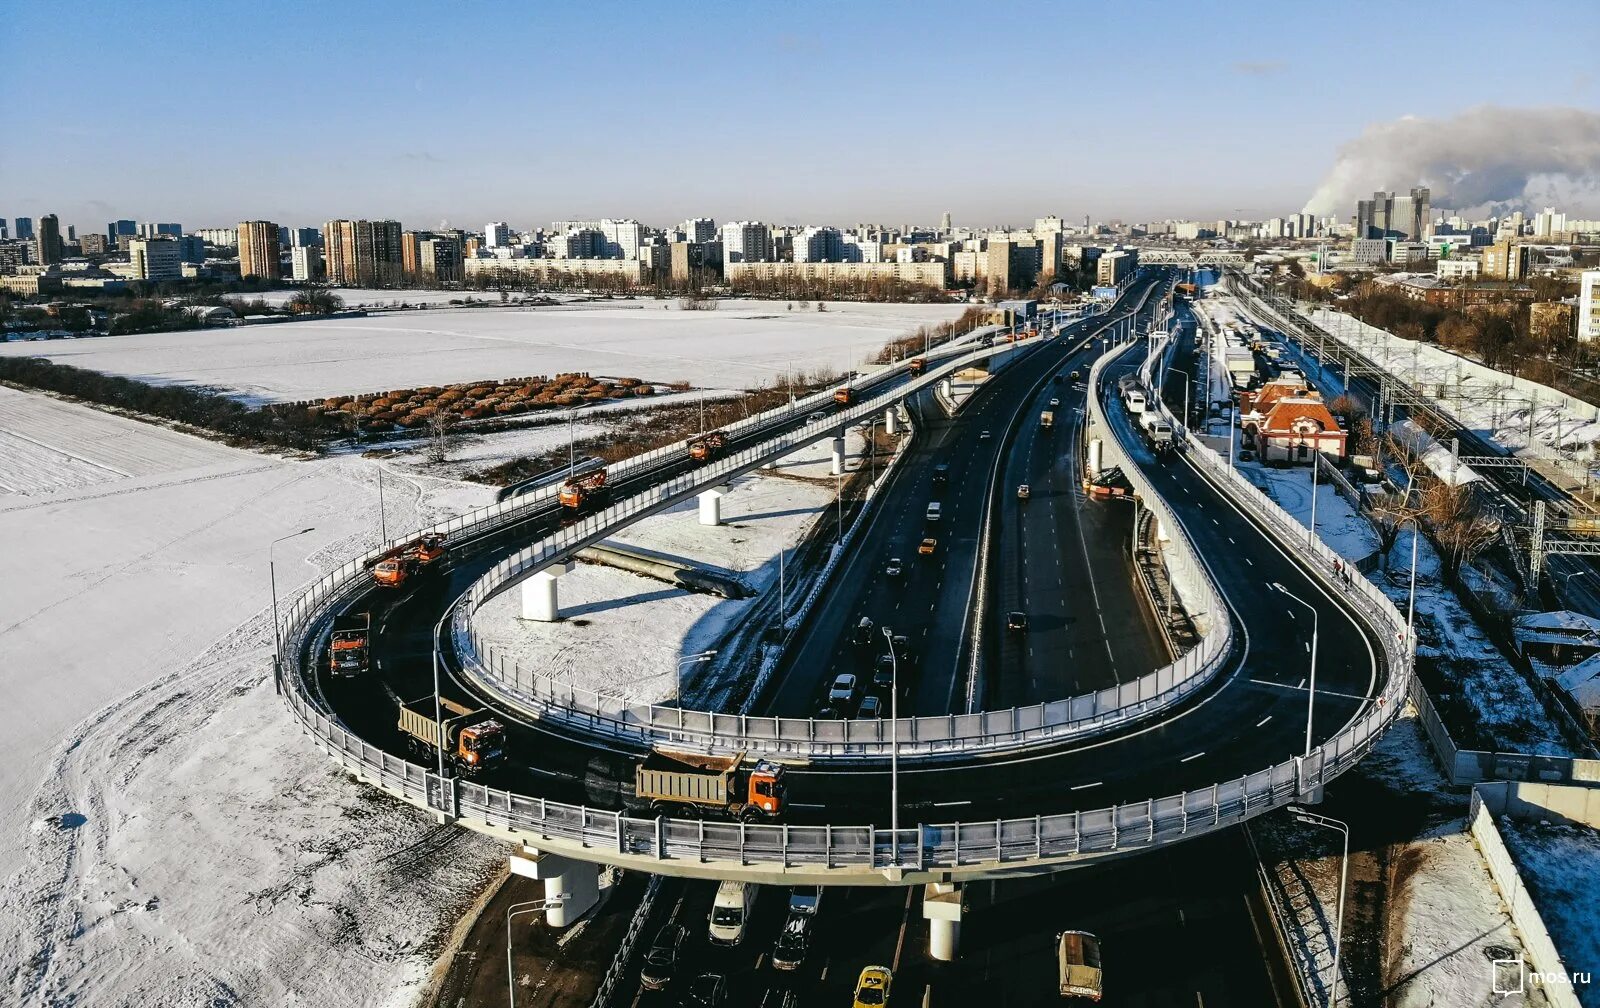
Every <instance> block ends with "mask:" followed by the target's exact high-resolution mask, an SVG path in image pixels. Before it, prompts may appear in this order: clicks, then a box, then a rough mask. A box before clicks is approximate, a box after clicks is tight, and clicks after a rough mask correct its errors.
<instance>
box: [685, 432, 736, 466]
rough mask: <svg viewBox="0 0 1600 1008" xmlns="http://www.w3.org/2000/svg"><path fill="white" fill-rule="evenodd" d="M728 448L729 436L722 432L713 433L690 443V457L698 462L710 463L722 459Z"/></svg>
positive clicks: (701, 436) (703, 435)
mask: <svg viewBox="0 0 1600 1008" xmlns="http://www.w3.org/2000/svg"><path fill="white" fill-rule="evenodd" d="M727 448H728V435H726V434H724V433H722V432H721V431H712V432H711V433H710V434H702V435H700V436H699V437H697V438H695V439H694V440H693V441H691V442H689V457H690V458H692V459H694V460H695V461H696V462H709V461H711V460H712V459H714V458H721V457H722V453H723V452H724V451H726V450H727Z"/></svg>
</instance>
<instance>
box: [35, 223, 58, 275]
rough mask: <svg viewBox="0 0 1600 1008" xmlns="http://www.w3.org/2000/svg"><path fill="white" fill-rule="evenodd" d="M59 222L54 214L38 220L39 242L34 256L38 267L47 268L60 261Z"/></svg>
mask: <svg viewBox="0 0 1600 1008" xmlns="http://www.w3.org/2000/svg"><path fill="white" fill-rule="evenodd" d="M61 251H62V250H61V221H60V219H59V218H58V217H56V215H55V214H45V215H44V216H43V217H40V218H39V240H38V248H37V250H36V251H35V253H34V254H35V255H36V256H37V257H38V259H39V263H40V265H43V266H49V265H51V264H53V263H58V262H60V261H61Z"/></svg>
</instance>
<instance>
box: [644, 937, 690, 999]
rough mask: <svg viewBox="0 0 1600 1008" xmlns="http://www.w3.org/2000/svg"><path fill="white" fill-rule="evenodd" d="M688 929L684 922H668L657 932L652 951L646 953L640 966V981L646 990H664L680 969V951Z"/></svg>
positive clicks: (651, 946) (651, 947) (652, 943)
mask: <svg viewBox="0 0 1600 1008" xmlns="http://www.w3.org/2000/svg"><path fill="white" fill-rule="evenodd" d="M688 933H689V932H688V931H687V930H686V929H685V928H684V926H683V925H682V924H667V925H665V926H663V927H662V928H661V930H660V931H657V932H656V940H655V941H653V942H651V943H650V951H648V952H646V953H645V954H644V965H643V966H641V967H640V968H639V982H640V983H641V984H643V985H644V988H645V990H664V989H666V986H667V985H668V984H670V983H671V982H672V977H673V975H674V974H675V973H676V972H677V970H678V953H680V952H682V951H683V940H684V938H685V937H687V936H688Z"/></svg>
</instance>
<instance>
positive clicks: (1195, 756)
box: [1178, 749, 1206, 763]
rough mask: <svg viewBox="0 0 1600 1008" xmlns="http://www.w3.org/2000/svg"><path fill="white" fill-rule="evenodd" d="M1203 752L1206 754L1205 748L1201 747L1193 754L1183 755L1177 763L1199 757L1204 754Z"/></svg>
mask: <svg viewBox="0 0 1600 1008" xmlns="http://www.w3.org/2000/svg"><path fill="white" fill-rule="evenodd" d="M1205 754H1206V753H1205V750H1204V749H1202V750H1200V751H1199V752H1197V753H1195V754H1194V755H1193V756H1185V757H1184V758H1183V759H1181V760H1179V761H1178V762H1179V763H1187V762H1189V761H1190V760H1193V759H1199V758H1200V757H1202V756H1204V755H1205Z"/></svg>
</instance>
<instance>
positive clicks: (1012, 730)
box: [451, 349, 1232, 759]
mask: <svg viewBox="0 0 1600 1008" xmlns="http://www.w3.org/2000/svg"><path fill="white" fill-rule="evenodd" d="M990 352H992V351H991V350H988V349H986V350H982V351H977V352H975V353H973V354H969V355H966V356H964V357H963V358H961V359H959V360H957V361H955V362H953V363H952V364H951V365H950V367H952V368H953V367H956V366H959V365H961V364H964V363H968V362H970V360H975V359H981V358H982V357H984V356H986V355H988V354H989V353H990ZM1104 359H1105V358H1102V361H1103V360H1104ZM1099 367H1100V364H1099V363H1097V365H1096V367H1095V368H1094V369H1091V372H1090V379H1089V380H1090V382H1091V388H1092V387H1094V386H1093V383H1094V382H1096V381H1097V379H1098V375H1099V370H1098V369H1099ZM939 380H942V376H941V375H930V376H928V377H927V378H925V379H923V380H922V381H920V382H916V383H913V384H912V385H911V386H909V387H908V388H907V389H897V390H896V392H895V393H894V395H893V396H889V397H886V398H889V399H895V398H898V397H899V396H901V395H903V394H904V393H905V392H906V391H911V390H915V389H916V388H918V387H922V386H924V385H926V384H928V383H931V382H934V381H939ZM1093 400H1094V397H1093V396H1092V395H1091V404H1090V408H1091V411H1096V412H1097V411H1098V409H1099V406H1098V402H1096V401H1093ZM882 405H883V403H882V402H879V401H877V400H874V401H873V402H872V403H863V404H861V405H860V406H859V407H856V408H854V409H852V410H850V411H848V415H852V416H856V415H859V416H865V415H868V414H871V413H875V412H876V411H877V410H878V409H880V408H882ZM833 422H834V423H837V422H838V421H837V419H835V420H834V421H833ZM1100 422H1101V423H1103V422H1104V420H1103V417H1102V418H1101V421H1100ZM813 426H817V425H813ZM830 426H831V424H830ZM818 436H819V434H818V433H816V432H815V431H814V430H813V427H807V428H805V429H803V430H802V431H800V432H797V433H795V434H792V435H789V436H788V437H787V438H783V439H779V440H778V441H777V442H769V444H768V445H767V446H765V447H762V448H755V449H748V450H747V451H745V452H741V453H739V454H738V455H736V456H734V457H732V458H730V459H726V460H723V461H722V462H720V463H717V464H716V465H713V466H707V467H703V468H701V469H697V470H694V471H692V472H690V473H687V474H685V475H684V476H681V477H678V478H677V479H675V480H673V481H670V482H669V483H667V484H665V485H664V486H663V487H659V488H657V489H656V490H654V491H652V492H651V493H646V494H642V495H640V496H639V497H636V498H633V499H631V500H629V501H627V502H623V503H621V504H618V505H615V506H614V507H612V508H607V509H606V510H605V511H602V512H600V513H599V514H597V515H594V516H592V517H591V518H589V519H586V520H585V521H583V522H580V523H579V524H577V525H575V526H573V527H571V528H569V529H565V530H563V531H561V532H559V533H557V534H556V535H555V536H552V537H551V538H549V539H547V540H545V541H544V542H542V543H538V544H535V545H534V546H531V547H529V548H528V549H526V550H523V551H522V552H521V553H519V554H517V555H516V556H513V557H511V558H509V559H507V560H506V561H503V562H502V563H501V564H499V565H497V566H496V567H495V568H494V569H492V570H491V571H490V572H489V574H487V575H485V576H484V577H483V578H482V579H480V580H479V581H478V582H477V583H476V584H474V585H473V586H472V588H471V589H469V591H468V592H467V593H466V595H465V596H463V599H462V600H459V601H458V603H457V604H456V606H455V607H454V609H453V613H452V624H451V625H452V633H453V634H454V638H455V646H456V652H457V654H458V655H459V656H460V658H461V666H462V672H463V674H465V675H466V677H467V678H468V679H469V680H471V681H472V683H473V685H474V686H476V687H477V688H478V689H480V690H482V691H484V692H485V693H487V694H489V695H491V696H493V697H494V698H495V699H496V700H497V701H499V702H500V703H502V704H504V705H506V706H508V707H510V708H513V709H515V710H518V711H519V712H521V713H522V714H524V715H526V716H529V717H532V718H536V719H539V720H542V721H547V722H554V723H557V724H559V725H560V726H561V727H562V728H564V729H568V730H572V731H578V732H583V733H586V734H589V735H594V736H598V737H602V738H607V739H618V740H624V741H628V742H630V743H632V744H635V745H639V746H651V745H665V746H671V747H675V748H680V749H681V748H699V749H701V750H704V751H707V752H748V753H762V754H766V755H774V756H780V757H809V758H836V759H837V758H858V759H859V758H867V759H884V758H887V757H888V755H889V753H890V751H891V750H897V751H898V755H899V757H900V758H902V759H918V758H938V757H945V756H949V755H952V754H954V755H965V754H969V753H979V752H984V753H991V754H992V753H994V752H998V751H1007V750H1015V749H1025V748H1033V747H1038V746H1040V745H1046V744H1058V743H1060V742H1062V741H1064V740H1069V739H1073V738H1079V737H1083V736H1085V735H1089V734H1097V733H1100V732H1103V731H1105V730H1108V729H1110V728H1113V727H1117V726H1122V725H1125V724H1127V723H1130V722H1131V721H1134V720H1138V719H1143V718H1147V717H1149V716H1151V715H1153V714H1156V713H1159V712H1160V711H1162V710H1165V709H1167V708H1168V707H1170V706H1171V705H1172V704H1174V703H1176V702H1178V701H1180V700H1182V699H1183V698H1185V697H1187V696H1189V695H1190V694H1191V693H1193V692H1194V691H1195V690H1197V689H1199V688H1200V687H1201V686H1203V685H1204V684H1205V683H1206V682H1208V681H1209V680H1210V678H1211V677H1212V676H1213V675H1214V674H1215V673H1216V671H1217V670H1218V669H1219V668H1220V667H1221V664H1222V662H1223V660H1224V659H1225V658H1226V657H1227V654H1228V652H1229V649H1230V648H1231V646H1232V629H1231V627H1229V626H1228V624H1227V622H1226V621H1225V620H1214V621H1212V622H1213V629H1212V632H1211V633H1209V634H1205V635H1203V637H1202V643H1201V646H1200V647H1198V648H1195V649H1193V650H1191V651H1189V652H1188V653H1186V654H1184V655H1182V656H1180V657H1179V658H1178V659H1177V660H1176V661H1174V662H1172V663H1171V664H1169V665H1166V666H1164V667H1162V668H1160V669H1157V670H1155V671H1153V672H1150V673H1147V674H1145V675H1143V676H1140V677H1139V678H1138V679H1135V680H1132V681H1130V682H1126V683H1121V684H1119V685H1117V686H1112V687H1107V688H1105V689H1102V690H1098V691H1096V692H1093V693H1087V694H1083V695H1080V696H1075V697H1068V698H1065V699H1061V700H1053V701H1047V702H1043V703H1039V704H1033V705H1030V706H1027V707H1013V708H1005V709H1001V710H990V711H979V712H973V713H967V714H947V715H934V716H925V717H916V718H900V719H898V720H885V719H876V718H872V719H856V720H839V719H826V720H819V719H816V718H780V717H758V716H753V715H747V714H721V713H716V712H711V711H696V710H689V709H686V708H683V707H675V706H668V705H663V704H630V703H628V702H627V701H625V700H624V699H622V698H621V697H617V696H613V695H610V694H606V693H602V692H599V691H596V690H587V689H582V688H579V687H577V686H574V685H572V684H570V683H567V682H563V681H562V680H560V679H557V678H556V677H554V676H551V675H547V674H545V673H542V672H536V671H530V670H527V669H524V668H522V667H521V666H520V665H518V664H517V663H516V662H515V661H507V660H506V657H505V656H504V655H496V654H495V652H494V649H493V648H491V647H490V646H489V645H487V644H486V643H485V642H484V641H483V639H482V637H481V635H479V634H478V632H477V631H476V630H475V629H474V628H473V627H472V626H471V617H472V614H473V612H474V611H475V610H476V609H477V608H478V607H479V606H481V605H482V604H483V603H484V602H485V601H487V600H488V599H489V598H490V597H491V596H492V595H494V594H495V593H496V592H498V591H500V590H502V589H503V588H504V587H506V586H508V585H511V584H513V583H514V582H515V581H516V580H518V579H519V578H521V577H522V576H524V575H526V574H527V573H528V572H530V571H536V570H537V569H539V568H540V567H541V566H546V565H549V564H551V563H554V562H557V560H558V559H559V558H560V557H563V556H565V555H568V554H570V553H571V552H573V551H574V550H575V549H576V548H578V546H581V545H582V544H584V543H586V542H588V541H591V540H593V539H595V538H598V537H601V536H603V535H605V534H609V533H610V532H611V531H612V530H613V529H614V528H615V527H616V526H617V524H618V523H619V522H620V521H622V520H624V519H625V518H627V517H629V516H642V515H644V514H647V513H650V512H652V511H655V510H660V509H661V508H662V507H663V506H665V505H666V504H668V503H671V502H672V501H675V500H680V499H684V498H686V497H688V496H689V495H691V494H692V493H694V492H696V490H697V488H699V487H701V486H705V485H716V484H718V483H720V482H724V481H725V480H726V479H728V478H731V477H730V476H728V475H726V473H728V472H737V471H746V470H750V469H753V468H755V467H756V466H757V465H759V464H760V463H761V461H762V459H764V458H766V457H770V456H773V455H774V454H782V453H786V452H788V451H790V450H792V449H793V448H794V447H797V446H800V445H804V444H808V443H810V442H811V441H814V440H816V438H817V437H818ZM773 444H776V445H777V446H778V450H777V452H775V451H774V449H773V447H772V445H773ZM1163 514H1165V512H1163ZM1167 518H1168V519H1169V520H1168V525H1167V527H1168V528H1177V526H1176V525H1175V524H1174V523H1172V522H1171V521H1170V515H1168V516H1167ZM1178 552H1179V555H1180V556H1181V557H1182V558H1184V560H1185V562H1188V563H1189V564H1191V565H1192V566H1191V569H1192V570H1193V571H1194V573H1195V579H1197V580H1198V581H1199V582H1200V583H1202V584H1204V585H1205V592H1206V598H1207V600H1208V604H1207V605H1205V606H1204V607H1202V608H1204V609H1205V611H1208V612H1212V613H1220V612H1222V611H1223V608H1222V606H1221V603H1220V600H1219V597H1218V595H1217V589H1216V586H1215V585H1214V584H1212V583H1211V581H1210V579H1209V575H1208V574H1206V572H1205V571H1204V568H1202V567H1200V566H1199V564H1198V563H1197V562H1196V560H1195V559H1194V554H1193V551H1192V549H1189V548H1188V547H1187V545H1186V544H1185V545H1184V546H1183V547H1181V548H1180V550H1179V551H1178ZM838 556H839V554H838V553H836V554H835V555H834V557H832V558H830V561H829V563H830V564H833V563H837V560H838ZM822 583H823V582H822V581H821V580H819V581H818V582H817V585H816V586H814V587H813V589H812V591H813V593H815V592H817V591H820V590H821V585H822Z"/></svg>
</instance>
